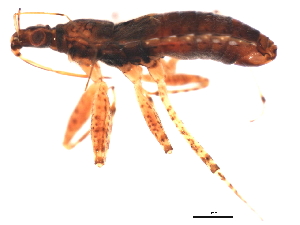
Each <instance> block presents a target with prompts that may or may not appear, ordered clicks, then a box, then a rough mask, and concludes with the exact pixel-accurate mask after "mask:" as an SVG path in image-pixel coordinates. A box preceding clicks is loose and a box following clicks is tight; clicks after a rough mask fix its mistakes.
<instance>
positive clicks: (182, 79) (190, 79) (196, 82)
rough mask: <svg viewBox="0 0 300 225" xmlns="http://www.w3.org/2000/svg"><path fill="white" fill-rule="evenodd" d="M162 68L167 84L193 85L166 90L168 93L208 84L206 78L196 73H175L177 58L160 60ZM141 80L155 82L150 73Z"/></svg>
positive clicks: (153, 93)
mask: <svg viewBox="0 0 300 225" xmlns="http://www.w3.org/2000/svg"><path fill="white" fill-rule="evenodd" d="M161 62H162V65H163V68H164V70H165V74H166V77H165V83H166V85H167V86H178V87H181V86H185V85H189V86H191V85H193V86H192V87H187V88H181V89H177V90H168V93H171V94H175V93H180V92H188V91H195V90H199V89H201V88H205V87H207V86H208V83H209V81H208V79H207V78H204V77H201V76H198V75H190V74H181V73H179V74H176V64H177V62H178V59H174V58H171V59H170V60H169V61H168V62H166V61H165V60H161ZM142 79H143V81H146V82H155V81H154V80H153V78H152V77H151V75H149V74H147V75H143V76H142ZM148 94H152V95H158V92H157V91H156V92H148Z"/></svg>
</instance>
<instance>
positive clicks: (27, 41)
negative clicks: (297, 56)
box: [11, 11, 277, 212]
mask: <svg viewBox="0 0 300 225" xmlns="http://www.w3.org/2000/svg"><path fill="white" fill-rule="evenodd" d="M20 14H53V15H61V16H64V15H63V14H56V13H35V12H32V13H21V12H20V11H19V12H18V13H16V14H15V15H14V21H15V27H16V33H15V34H13V36H12V38H11V49H12V52H13V53H14V54H15V55H16V56H17V57H20V58H21V59H22V60H24V61H25V62H27V63H29V64H31V65H33V66H36V67H39V68H42V69H45V70H49V71H53V72H56V73H59V74H63V75H69V76H77V77H85V78H91V79H92V80H93V81H94V83H93V84H92V85H90V86H89V87H88V89H87V90H86V92H85V93H84V94H83V96H82V98H81V99H80V101H79V103H78V105H77V107H76V108H75V110H74V112H73V114H72V116H71V118H70V120H69V124H68V127H67V131H66V134H65V139H64V146H65V147H66V148H68V149H70V148H73V147H74V146H75V145H76V144H77V143H79V142H80V141H82V140H83V139H84V138H85V137H86V136H87V135H88V134H89V133H91V137H92V142H93V148H94V153H95V164H96V165H97V166H99V167H101V166H103V165H104V163H105V160H106V154H107V150H108V147H109V141H110V133H111V129H112V120H113V116H114V112H115V101H113V102H112V103H110V101H109V98H108V95H107V92H108V90H109V89H110V88H109V87H108V86H107V84H106V83H105V82H104V81H103V78H105V77H103V76H102V74H101V72H100V67H99V64H98V61H101V62H103V63H105V64H107V65H110V66H114V67H116V68H118V69H119V70H120V71H121V72H122V73H123V74H124V75H125V76H126V77H127V78H128V79H129V80H130V81H131V82H132V83H133V85H134V88H135V92H136V96H137V100H138V103H139V106H140V109H141V111H142V113H143V116H144V118H145V121H146V123H147V125H148V127H149V129H150V130H151V132H152V133H153V135H154V136H155V138H156V139H157V141H158V142H159V143H160V144H161V145H162V146H163V148H164V151H165V152H166V153H171V152H172V149H173V148H172V146H171V144H170V142H169V140H168V137H167V135H166V133H165V131H164V129H163V126H162V124H161V121H160V119H159V116H158V114H157V112H156V110H155V108H154V104H153V101H152V99H151V97H150V95H151V94H152V95H158V96H159V97H160V99H161V101H162V103H163V104H164V106H165V108H166V110H167V112H168V114H169V116H170V118H171V120H172V121H173V122H174V124H175V125H176V127H177V129H178V130H179V132H180V133H181V134H182V135H183V137H184V138H185V139H186V140H187V141H188V143H189V144H190V146H191V148H192V149H193V150H194V151H195V153H196V154H197V155H198V156H199V157H200V159H201V160H202V161H203V162H204V163H205V164H206V165H207V166H208V167H209V169H210V171H211V172H212V173H213V174H216V175H217V176H218V177H219V178H220V179H221V180H223V181H224V182H225V183H226V185H227V186H228V187H229V188H230V189H231V190H232V191H233V192H234V193H235V194H236V195H237V196H238V197H239V198H240V199H241V200H242V201H243V202H245V203H246V204H247V205H248V206H249V204H248V203H247V202H246V201H245V200H244V199H243V198H242V196H241V195H240V194H239V193H238V192H237V190H236V189H235V188H234V187H233V186H232V184H231V183H230V182H229V181H228V180H227V179H226V178H225V176H224V175H223V174H222V172H221V171H220V168H219V166H218V165H217V164H216V163H215V162H214V160H213V159H212V157H211V156H210V155H209V154H208V153H207V152H206V151H205V150H204V149H203V147H202V146H201V145H200V144H199V143H198V142H197V141H196V140H195V139H194V138H193V136H192V135H191V134H190V133H189V132H188V131H187V129H186V128H185V126H184V124H183V123H182V121H181V120H180V119H179V118H178V116H177V114H176V112H175V111H174V109H173V107H172V105H171V103H170V101H169V98H168V92H171V93H174V92H179V91H191V90H196V89H200V88H203V87H206V86H207V85H208V80H207V79H206V78H202V77H200V76H196V75H187V74H176V73H175V68H176V62H177V60H178V59H198V58H199V59H211V60H215V61H219V62H222V63H225V64H235V65H240V66H261V65H264V64H266V63H269V62H270V61H272V60H273V59H275V57H276V50H277V46H276V45H274V43H273V42H272V41H271V40H270V39H269V38H268V37H266V36H265V35H263V34H261V33H260V32H259V31H258V30H256V29H254V28H252V27H250V26H248V25H246V24H244V23H242V22H240V21H238V20H235V19H233V18H230V17H225V16H221V15H215V14H212V13H203V12H193V11H189V12H171V13H165V14H149V15H145V16H142V17H139V18H137V19H133V20H130V21H127V22H122V23H119V24H114V23H112V22H109V21H103V20H92V19H79V20H74V21H72V20H71V21H70V22H68V23H66V24H58V25H57V26H56V27H54V28H50V27H49V26H48V25H46V26H42V25H38V26H32V27H28V28H26V29H20V25H19V20H20V19H19V18H20ZM22 47H36V48H48V47H49V48H51V49H52V50H55V51H58V52H61V53H66V54H67V55H68V56H69V58H70V59H71V60H72V61H75V62H76V63H77V64H78V65H79V66H80V67H81V68H82V69H83V71H84V72H85V73H86V74H85V75H80V74H73V73H68V72H64V71H57V70H53V69H51V68H48V67H45V66H42V65H40V64H37V63H35V62H33V61H31V60H28V59H26V58H24V57H23V56H22V55H21V53H20V49H21V48H22ZM164 56H169V57H171V58H172V59H171V60H170V61H168V62H166V61H164V60H163V57H164ZM142 66H144V67H146V68H147V69H148V71H149V75H143V74H142ZM142 80H143V81H148V82H155V83H156V84H157V87H158V90H157V92H154V93H150V92H147V91H146V90H145V89H144V88H143V86H142ZM186 84H195V85H196V86H195V87H194V88H190V89H184V90H177V91H176V90H175V91H168V90H167V89H166V87H167V86H183V85H186ZM90 116H91V120H92V122H91V130H90V131H88V132H86V133H85V135H84V136H83V137H82V138H80V139H79V140H78V141H77V142H76V143H71V139H72V138H73V136H74V135H75V134H76V133H77V131H78V130H79V129H80V128H81V126H82V125H83V124H84V123H85V122H86V121H87V120H88V118H89V117H90ZM249 207H250V206H249ZM250 208H251V207H250ZM251 209H252V210H253V211H254V209H253V208H251ZM254 212H255V211H254Z"/></svg>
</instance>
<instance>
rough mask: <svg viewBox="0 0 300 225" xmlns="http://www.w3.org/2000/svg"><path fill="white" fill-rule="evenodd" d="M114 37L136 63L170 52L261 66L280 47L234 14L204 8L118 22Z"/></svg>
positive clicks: (184, 55) (178, 55)
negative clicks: (202, 10)
mask: <svg viewBox="0 0 300 225" xmlns="http://www.w3.org/2000/svg"><path fill="white" fill-rule="evenodd" d="M130 29H131V30H130ZM125 30H127V32H128V33H127V32H125ZM115 40H117V41H119V42H120V44H122V46H123V52H124V53H125V55H126V56H127V58H128V60H129V62H131V63H135V64H138V63H139V61H145V62H147V61H149V60H150V59H152V58H156V57H157V58H158V57H163V56H171V57H175V58H179V59H197V58H200V59H211V60H216V61H220V62H222V63H225V64H232V63H234V64H237V65H242V66H260V65H263V64H266V63H268V62H270V61H272V60H273V59H274V58H275V57H276V50H277V47H276V46H275V45H274V43H273V42H272V41H271V40H269V38H268V37H266V36H264V35H262V34H261V33H260V32H259V31H258V30H256V29H254V28H252V27H250V26H248V25H246V24H244V23H242V22H240V21H238V20H235V19H232V18H231V17H225V16H221V15H215V14H212V13H203V12H171V13H165V14H153V15H146V16H143V17H140V18H137V19H135V20H131V21H128V22H125V23H121V24H119V25H117V26H116V31H115Z"/></svg>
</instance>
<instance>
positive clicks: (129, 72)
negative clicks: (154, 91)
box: [119, 65, 173, 154]
mask: <svg viewBox="0 0 300 225" xmlns="http://www.w3.org/2000/svg"><path fill="white" fill-rule="evenodd" d="M119 69H120V70H121V71H122V72H123V73H124V74H125V75H126V77H127V78H129V80H130V81H131V82H132V83H133V84H134V88H135V93H136V96H137V99H138V102H139V105H140V108H141V111H142V113H143V116H144V118H145V121H146V123H147V125H148V127H149V129H150V131H151V132H152V134H153V135H154V136H155V138H156V140H157V141H158V142H159V143H160V144H161V145H162V146H163V147H164V150H165V152H166V153H169V154H170V153H172V149H173V148H172V146H171V144H170V142H169V139H168V137H167V135H166V133H165V131H164V128H163V126H162V124H161V121H160V119H159V116H158V114H157V112H156V110H155V108H154V105H153V102H152V99H151V98H150V97H149V96H148V95H147V93H146V91H145V90H144V89H143V87H142V83H141V75H142V68H141V67H140V66H133V65H129V66H128V67H126V66H125V67H120V68H119Z"/></svg>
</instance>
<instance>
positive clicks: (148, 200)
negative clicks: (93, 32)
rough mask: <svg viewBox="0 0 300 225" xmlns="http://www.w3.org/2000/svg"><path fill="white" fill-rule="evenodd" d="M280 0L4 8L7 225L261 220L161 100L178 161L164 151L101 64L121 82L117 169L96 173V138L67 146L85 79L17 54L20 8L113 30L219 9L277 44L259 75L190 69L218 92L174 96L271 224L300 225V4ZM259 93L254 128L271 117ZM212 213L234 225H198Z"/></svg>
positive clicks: (213, 65)
mask: <svg viewBox="0 0 300 225" xmlns="http://www.w3.org/2000/svg"><path fill="white" fill-rule="evenodd" d="M280 2H281V3H274V1H244V2H242V1H233V0H229V1H210V3H207V1H189V0H187V1H180V2H178V3H176V1H173V2H169V3H167V2H166V1H155V0H152V1H135V0H132V1H130V0H129V1H123V2H121V3H120V2H118V1H89V0H87V1H56V0H53V1H49V2H46V1H31V0H27V1H19V0H16V1H11V2H10V3H5V6H4V5H2V6H1V9H2V10H1V11H2V12H1V14H0V18H1V37H0V38H1V41H0V44H1V48H0V49H1V54H0V57H1V68H2V70H1V74H0V102H1V108H0V115H1V116H0V154H1V155H0V224H7V225H8V224H214V223H218V224H221V223H222V224H224V223H226V222H227V223H229V222H231V223H232V222H233V221H235V222H237V224H241V223H240V222H241V221H243V224H245V223H246V222H249V223H251V224H253V223H254V222H259V219H258V218H257V216H256V215H255V214H254V213H253V212H252V211H251V210H249V208H247V206H245V204H244V203H243V202H241V201H240V200H239V199H238V198H237V197H236V196H235V195H234V194H233V193H232V192H231V191H230V190H229V189H228V188H227V187H226V186H225V185H224V184H223V183H222V182H221V181H220V180H219V179H218V178H216V177H215V176H213V175H212V174H211V173H210V171H209V170H208V169H207V168H206V166H205V165H204V164H203V163H202V162H201V160H200V159H199V158H198V157H197V156H196V155H195V154H194V153H193V151H192V150H191V149H190V147H189V145H188V144H187V143H186V142H185V140H184V139H183V137H181V136H180V134H179V133H178V132H177V131H176V129H175V126H174V125H173V124H172V123H171V122H170V121H169V118H168V117H167V114H166V113H165V110H164V108H163V107H162V105H161V103H160V102H159V99H158V98H156V99H155V103H157V110H158V112H159V113H160V115H161V119H162V121H163V124H164V126H165V128H166V132H167V134H168V136H169V138H170V141H171V143H172V145H173V147H174V151H173V154H172V155H165V154H164V151H163V149H162V148H161V146H160V145H159V144H158V143H157V142H156V140H155V138H154V137H153V136H152V134H151V133H150V131H149V129H148V127H147V126H146V123H145V122H144V120H143V117H142V115H141V113H140V109H139V107H138V104H137V101H136V98H135V96H134V92H133V87H132V85H131V83H130V82H129V81H127V79H126V78H124V76H123V75H122V74H121V73H120V72H119V71H118V70H116V69H114V68H107V67H106V66H102V70H103V74H104V75H110V76H113V78H114V79H113V84H114V85H115V87H116V94H117V113H116V116H115V121H114V126H113V132H112V136H111V144H110V149H109V153H108V158H107V161H106V165H105V166H104V167H102V168H101V169H99V168H97V167H96V166H95V165H94V164H93V153H92V146H91V141H90V139H89V138H87V139H86V140H85V141H84V142H83V143H81V144H80V145H78V146H77V147H76V148H75V149H73V150H70V151H67V150H66V149H64V148H63V146H62V144H61V143H62V139H63V135H64V132H65V128H66V124H67V121H68V118H69V116H70V114H71V112H72V110H73V108H74V107H75V105H76V103H77V101H78V99H79V97H80V96H81V94H82V93H83V89H84V86H85V83H86V80H85V79H80V78H72V77H66V76H61V75H58V74H54V73H51V72H46V71H43V70H41V69H38V68H35V67H32V66H30V65H28V64H26V63H24V62H22V61H21V60H19V59H18V58H16V57H15V56H14V55H13V54H12V53H11V52H10V43H9V40H10V37H11V35H12V34H13V33H14V32H15V31H14V27H13V20H12V16H13V14H14V13H15V12H17V10H18V8H19V7H21V8H22V10H23V11H24V12H34V11H39V12H58V13H64V14H67V15H68V16H69V17H70V18H71V19H80V18H94V19H106V20H114V21H125V20H128V19H132V18H136V17H138V16H141V15H144V14H147V13H163V12H169V11H180V10H196V11H213V10H219V11H220V12H221V13H222V14H223V15H228V16H231V17H233V18H236V19H239V20H241V21H243V22H245V23H247V24H249V25H250V26H252V27H254V28H256V29H258V30H260V31H261V32H262V33H263V34H265V35H267V36H269V37H270V38H271V40H273V41H274V42H275V44H276V45H277V46H278V57H277V58H276V60H274V62H271V63H270V64H268V65H265V66H263V67H258V68H251V69H249V68H243V67H238V66H226V65H223V64H221V63H217V62H212V61H203V60H202V61H201V60H195V61H189V62H183V63H181V64H180V65H179V71H180V72H185V73H190V74H199V75H203V76H206V77H208V78H209V79H210V86H209V87H208V88H206V89H203V90H200V91H197V92H194V93H185V94H178V95H173V96H170V97H171V100H172V102H173V105H174V107H175V109H176V110H177V112H178V114H179V116H180V118H181V119H182V120H183V121H184V123H185V124H186V126H187V128H188V129H189V130H190V131H191V132H192V134H193V135H194V136H195V138H196V139H197V140H198V141H199V142H200V143H201V144H202V145H203V146H204V147H205V149H206V150H207V151H208V152H209V153H210V154H211V155H212V157H213V158H214V159H215V161H216V162H217V163H218V165H219V166H220V167H221V169H222V171H223V173H224V174H225V176H226V177H227V178H228V180H229V181H230V182H232V184H233V185H234V186H235V187H236V188H237V189H238V191H239V192H240V193H241V195H242V196H244V198H245V199H246V200H247V201H248V202H249V203H250V204H251V205H252V206H253V207H254V208H255V209H256V210H257V211H258V212H259V213H260V214H261V215H262V216H263V218H264V219H265V221H267V222H270V224H274V221H276V222H277V223H278V224H279V223H280V222H281V223H284V224H296V223H297V222H298V223H299V221H300V220H299V218H298V216H297V214H299V213H298V209H299V200H300V198H299V167H298V166H297V165H298V164H299V161H300V158H299V150H300V145H299V140H300V130H299V125H300V120H299V113H300V110H299V96H300V91H299V75H300V73H299V57H298V55H299V54H298V52H299V50H300V48H299V43H298V42H299V40H298V39H299V24H298V23H299V18H298V17H296V15H297V14H298V13H299V7H296V6H295V5H293V3H292V2H296V1H280ZM1 4H4V3H1ZM116 13H117V15H118V18H116V16H113V15H116ZM65 22H66V19H65V18H63V17H59V16H50V17H47V16H44V17H39V16H37V15H32V16H27V17H25V16H22V17H21V26H22V27H23V28H25V27H27V26H30V25H36V24H41V23H42V24H50V25H51V26H54V25H56V24H57V23H65ZM27 23H28V24H27ZM22 53H23V54H24V56H25V57H27V58H30V59H32V60H35V61H37V62H39V63H42V64H44V65H45V66H50V67H53V68H56V69H61V70H66V71H70V70H72V69H73V68H70V67H71V66H72V64H70V63H69V61H68V59H67V56H66V55H64V54H60V53H57V52H51V51H50V50H49V51H42V50H39V49H29V50H28V51H25V49H24V51H22ZM73 66H74V65H73ZM74 68H76V67H75V66H74ZM77 72H80V70H78V71H77ZM253 77H255V79H256V82H255V81H254V79H253ZM257 84H258V85H259V87H260V89H261V90H262V92H263V94H264V95H265V97H266V99H267V103H266V109H265V113H264V115H263V116H261V117H259V118H258V119H257V121H255V122H253V123H250V122H249V121H250V120H251V119H253V118H255V117H257V116H258V115H259V114H260V112H261V110H262V106H261V103H260V100H259V92H258V90H257V89H258V88H257ZM86 129H88V128H86ZM211 212H217V215H233V216H234V218H233V219H193V218H192V216H193V215H210V214H211ZM272 221H273V222H272Z"/></svg>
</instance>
